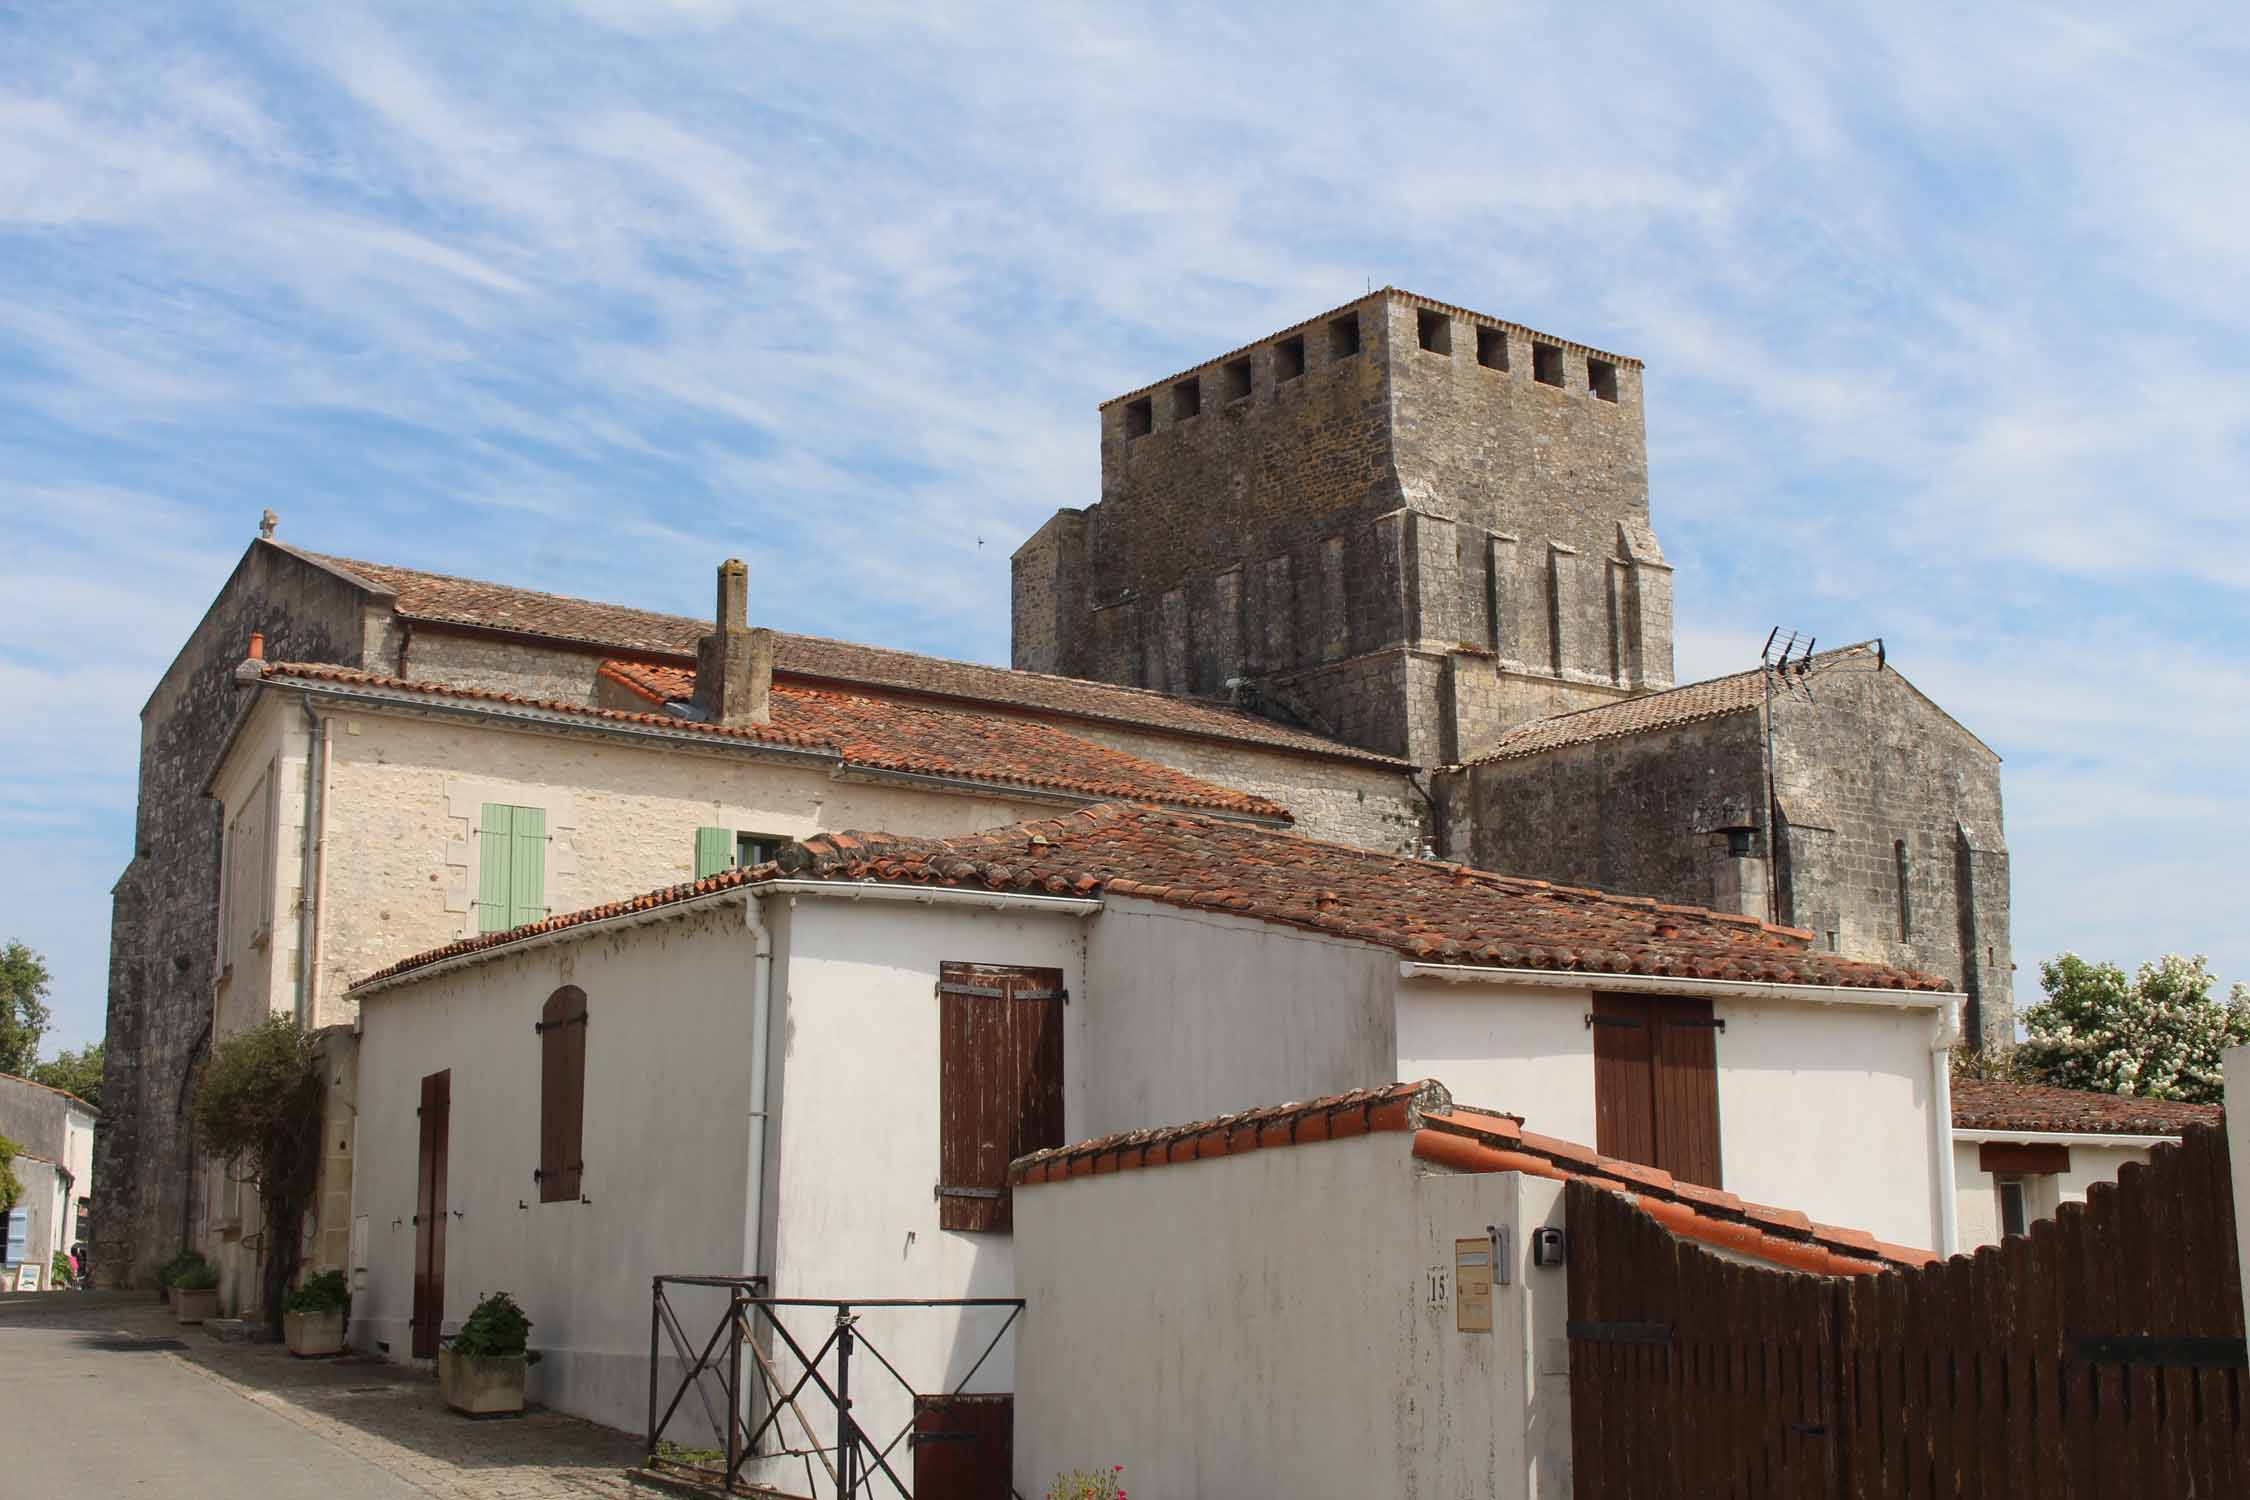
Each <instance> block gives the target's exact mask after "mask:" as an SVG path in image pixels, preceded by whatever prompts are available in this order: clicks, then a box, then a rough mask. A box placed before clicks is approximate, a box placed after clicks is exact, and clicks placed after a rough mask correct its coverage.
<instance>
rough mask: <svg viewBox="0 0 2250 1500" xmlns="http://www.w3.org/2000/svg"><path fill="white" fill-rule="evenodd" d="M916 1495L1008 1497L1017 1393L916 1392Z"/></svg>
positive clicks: (930, 1499) (930, 1498)
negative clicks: (928, 1394)
mask: <svg viewBox="0 0 2250 1500" xmlns="http://www.w3.org/2000/svg"><path fill="white" fill-rule="evenodd" d="M908 1441H909V1442H910V1443H912V1444H913V1445H914V1500H1007V1497H1008V1495H1009V1493H1010V1492H1009V1488H1008V1486H1009V1476H1010V1474H1011V1473H1012V1471H1013V1469H1014V1467H1015V1450H1016V1398H1015V1397H1014V1396H916V1397H915V1398H914V1434H913V1436H912V1437H911V1438H909V1439H908Z"/></svg>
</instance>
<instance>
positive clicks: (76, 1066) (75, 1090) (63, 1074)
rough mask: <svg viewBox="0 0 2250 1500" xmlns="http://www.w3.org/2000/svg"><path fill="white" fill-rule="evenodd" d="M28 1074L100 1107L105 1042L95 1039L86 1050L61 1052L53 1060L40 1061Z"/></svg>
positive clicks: (38, 1081) (39, 1081)
mask: <svg viewBox="0 0 2250 1500" xmlns="http://www.w3.org/2000/svg"><path fill="white" fill-rule="evenodd" d="M26 1076H27V1077H29V1078H30V1079H31V1081H32V1082H33V1083H43V1084H45V1085H47V1087H49V1088H51V1089H61V1090H62V1091H63V1092H64V1093H66V1094H76V1095H77V1096H78V1097H79V1098H81V1099H83V1100H85V1101H86V1102H87V1103H88V1104H91V1105H92V1106H94V1108H96V1109H100V1108H101V1107H102V1044H101V1043H100V1042H95V1043H94V1044H93V1045H92V1046H90V1047H88V1048H87V1049H86V1050H85V1051H83V1052H67V1051H66V1052H58V1053H56V1054H55V1056H54V1058H53V1060H52V1061H49V1062H43V1063H40V1064H39V1065H38V1066H37V1067H35V1068H33V1069H32V1070H31V1072H30V1073H29V1074H27V1075H26Z"/></svg>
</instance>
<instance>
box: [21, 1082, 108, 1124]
mask: <svg viewBox="0 0 2250 1500" xmlns="http://www.w3.org/2000/svg"><path fill="white" fill-rule="evenodd" d="M0 1079H6V1080H7V1081H9V1082H10V1083H21V1084H28V1085H29V1086H30V1087H32V1088H35V1089H45V1090H46V1091H47V1092H48V1093H50V1094H60V1095H62V1096H63V1097H64V1098H65V1099H68V1100H69V1101H70V1102H71V1103H73V1104H75V1105H77V1106H78V1107H79V1108H80V1109H83V1110H85V1111H87V1112H88V1113H90V1114H97V1115H98V1114H100V1113H101V1110H100V1109H98V1108H96V1107H95V1106H94V1105H91V1104H88V1103H87V1102H86V1101H85V1100H83V1099H81V1098H79V1097H78V1096H77V1095H76V1094H74V1093H72V1092H71V1091H70V1090H69V1089H58V1088H56V1087H55V1086H54V1085H53V1084H51V1083H41V1082H40V1081H39V1080H38V1079H36V1078H26V1077H24V1076H23V1075H22V1074H21V1073H0Z"/></svg>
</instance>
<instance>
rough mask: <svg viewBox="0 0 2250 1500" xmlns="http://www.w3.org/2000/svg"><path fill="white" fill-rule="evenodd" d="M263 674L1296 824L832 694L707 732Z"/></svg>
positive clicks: (311, 669) (1148, 777) (919, 709)
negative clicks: (767, 718)
mask: <svg viewBox="0 0 2250 1500" xmlns="http://www.w3.org/2000/svg"><path fill="white" fill-rule="evenodd" d="M261 665H262V670H263V674H264V676H265V678H266V679H267V680H269V681H290V680H296V681H316V682H333V683H338V684H342V685H347V686H355V687H369V688H377V689H380V690H382V691H384V692H386V693H390V694H396V695H401V696H403V697H407V698H414V697H423V698H443V699H455V700H460V701H464V702H472V703H489V704H495V705H503V706H509V707H515V708H526V709H536V710H538V711H540V712H541V713H543V714H563V715H569V716H572V717H577V718H584V719H592V720H599V721H602V722H605V723H612V724H635V725H640V726H643V727H647V728H657V729H664V730H668V731H672V732H675V733H685V734H691V735H710V736H712V737H714V738H716V739H722V740H727V739H731V740H743V741H749V742H754V743H758V744H768V745H776V746H782V747H786V748H789V749H795V750H810V751H815V752H825V753H827V754H830V755H834V756H837V757H839V758H840V759H841V760H842V761H843V763H844V764H845V765H846V766H852V767H864V768H866V769H870V770H881V771H902V772H906V773H909V774H912V775H921V776H948V777H959V778H963V779H966V780H970V781H981V782H987V783H990V784H991V785H993V786H994V787H996V788H1006V787H1028V788H1032V789H1034V790H1038V791H1052V792H1063V793H1067V794H1070V795H1074V796H1083V797H1092V798H1116V797H1126V798H1132V799H1134V800H1136V801H1147V802H1156V803H1162V804H1167V805H1170V806H1175V807H1200V808H1208V809H1211V810H1213V811H1217V812H1231V813H1240V814H1243V815H1245V816H1249V817H1260V818H1272V819H1276V820H1286V819H1287V818H1288V816H1289V811H1288V809H1287V808H1285V807H1283V806H1281V804H1279V803H1278V802H1273V801H1269V800H1268V799H1266V798H1264V797H1253V796H1251V795H1249V794H1248V793H1244V792H1238V791H1235V790H1234V789H1233V788H1231V787H1224V786H1220V785H1218V784H1217V783H1215V782H1209V781H1203V780H1200V779H1198V778H1196V777H1193V776H1190V775H1188V774H1187V773H1185V772H1184V771H1175V770H1173V769H1172V768H1171V767H1169V766H1160V765H1157V764H1156V763H1155V762H1153V761H1147V760H1143V759H1141V758H1140V757H1139V756H1137V755H1129V754H1127V753H1126V752H1124V751H1122V750H1112V749H1110V748H1108V747H1107V746H1105V745H1097V744H1095V743H1093V742H1092V741H1091V740H1084V739H1080V738H1079V737H1078V736H1076V735H1074V734H1067V733H1065V732H1064V731H1062V730H1060V729H1056V728H1054V727H1053V726H1051V725H1047V724H1040V723H1036V722H1029V721H1025V720H1021V719H1006V718H999V717H995V716H993V715H989V714H976V713H971V712H968V711H966V710H963V709H954V708H939V707H936V706H934V705H930V704H921V703H900V702H897V701H895V700H889V699H883V698H868V697H860V696H858V695H855V694H851V693H838V692H831V691H828V690H826V689H822V688H808V687H797V686H793V685H786V684H776V685H775V686H774V689H773V695H772V699H771V701H772V705H773V722H772V723H770V724H745V725H739V726H738V725H718V724H703V723H699V722H697V721H695V720H693V719H683V718H679V717H677V716H676V715H673V714H668V713H663V712H650V713H632V712H628V711H626V710H622V709H614V708H594V707H589V706H587V705H585V704H573V703H560V702H555V701H553V700H549V699H538V698H525V697H520V696H518V695H516V694H513V693H502V692H496V691H494V690H492V689H489V688H470V687H456V686H453V685H450V684H446V683H435V682H406V681H401V680H400V679H398V678H395V677H383V676H379V675H377V674H375V673H371V672H362V671H359V670H357V669H355V668H351V667H335V666H328V665H326V664H323V663H319V662H265V663H262V664H261ZM604 670H605V671H606V670H607V668H606V667H605V668H604Z"/></svg>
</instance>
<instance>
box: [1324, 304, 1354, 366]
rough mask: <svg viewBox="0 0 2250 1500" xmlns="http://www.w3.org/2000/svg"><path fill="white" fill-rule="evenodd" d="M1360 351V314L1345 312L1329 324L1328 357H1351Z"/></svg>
mask: <svg viewBox="0 0 2250 1500" xmlns="http://www.w3.org/2000/svg"><path fill="white" fill-rule="evenodd" d="M1357 353H1359V314H1358V313H1355V312H1351V313H1345V314H1344V315H1343V316H1342V317H1340V318H1338V319H1336V320H1335V321H1334V322H1332V323H1330V324H1329V325H1328V357H1329V358H1330V359H1350V358H1351V357H1352V356H1353V355H1355V354H1357Z"/></svg>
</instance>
